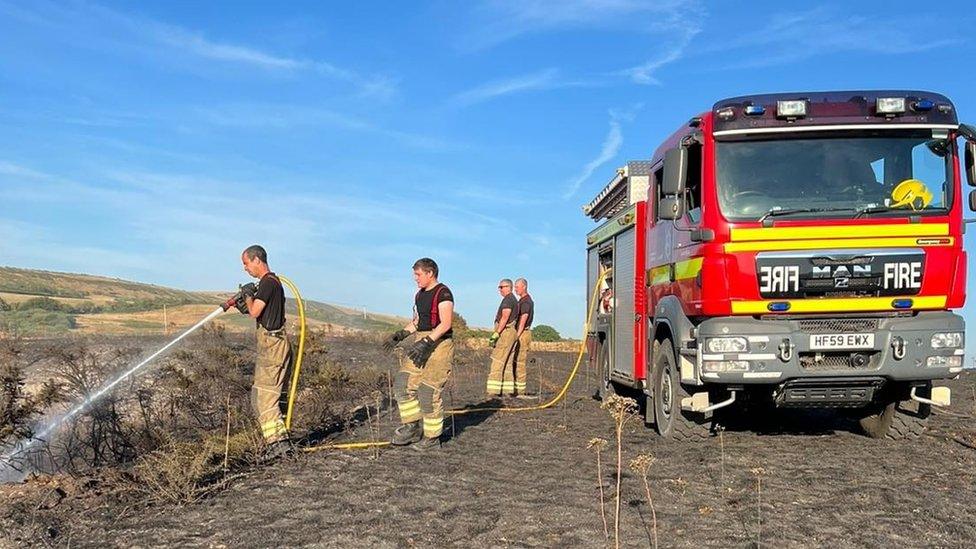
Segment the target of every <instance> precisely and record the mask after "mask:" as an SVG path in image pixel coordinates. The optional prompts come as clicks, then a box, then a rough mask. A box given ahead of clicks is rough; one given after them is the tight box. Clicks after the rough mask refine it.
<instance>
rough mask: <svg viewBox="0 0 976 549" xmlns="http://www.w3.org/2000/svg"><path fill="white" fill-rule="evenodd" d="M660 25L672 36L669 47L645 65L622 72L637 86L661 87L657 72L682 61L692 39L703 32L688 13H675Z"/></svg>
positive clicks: (663, 30) (696, 20) (696, 21)
mask: <svg viewBox="0 0 976 549" xmlns="http://www.w3.org/2000/svg"><path fill="white" fill-rule="evenodd" d="M658 25H659V26H660V28H661V31H662V32H664V33H665V34H666V35H668V36H670V39H669V40H668V41H666V42H665V43H667V44H668V46H667V47H665V48H664V49H663V50H662V51H660V52H659V53H658V54H656V55H655V56H654V57H652V58H650V59H648V60H647V61H645V62H644V63H641V64H640V65H637V66H634V67H630V68H628V69H624V70H623V71H621V73H622V74H624V75H625V76H628V77H629V78H630V79H631V81H633V82H634V83H636V84H644V85H648V84H654V85H659V84H660V83H661V82H660V80H658V78H657V76H655V74H656V73H657V71H658V70H659V69H661V68H662V67H664V66H665V65H667V64H669V63H674V62H675V61H678V60H679V59H681V58H682V57H683V56H684V55H685V50H686V49H687V48H688V46H689V45H690V44H691V41H692V39H694V38H695V36H697V35H698V33H700V32H701V27H700V25H699V23H698V19H697V18H690V17H688V14H686V13H681V14H678V13H674V14H672V16H671V17H670V18H669V19H668V20H666V21H664V22H661V23H659V24H658Z"/></svg>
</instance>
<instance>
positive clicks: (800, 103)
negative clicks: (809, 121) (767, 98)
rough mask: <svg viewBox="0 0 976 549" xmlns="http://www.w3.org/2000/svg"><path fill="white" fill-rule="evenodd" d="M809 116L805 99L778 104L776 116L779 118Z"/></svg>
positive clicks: (779, 102) (778, 102)
mask: <svg viewBox="0 0 976 549" xmlns="http://www.w3.org/2000/svg"><path fill="white" fill-rule="evenodd" d="M806 115H807V102H806V101H805V100H803V99H799V100H791V101H777V102H776V116H777V117H779V118H803V117H804V116H806Z"/></svg>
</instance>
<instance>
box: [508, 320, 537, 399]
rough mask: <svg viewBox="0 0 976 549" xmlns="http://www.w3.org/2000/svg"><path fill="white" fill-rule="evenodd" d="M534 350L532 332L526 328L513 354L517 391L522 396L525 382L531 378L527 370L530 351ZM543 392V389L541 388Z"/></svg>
mask: <svg viewBox="0 0 976 549" xmlns="http://www.w3.org/2000/svg"><path fill="white" fill-rule="evenodd" d="M531 348H532V330H530V329H528V328H526V329H525V331H524V332H522V335H521V336H520V337H519V338H518V341H517V342H516V343H515V350H514V351H513V352H512V354H513V355H514V356H515V360H514V362H515V390H516V391H517V392H518V394H520V395H524V394H525V389H526V383H525V381H526V380H527V379H528V377H529V373H528V371H527V370H526V366H527V364H528V362H529V349H531ZM539 390H540V391H541V390H542V387H539Z"/></svg>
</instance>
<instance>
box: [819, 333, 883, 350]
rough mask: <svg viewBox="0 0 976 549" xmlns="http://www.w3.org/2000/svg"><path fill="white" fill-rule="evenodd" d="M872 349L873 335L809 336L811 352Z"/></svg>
mask: <svg viewBox="0 0 976 549" xmlns="http://www.w3.org/2000/svg"><path fill="white" fill-rule="evenodd" d="M873 348H874V334H816V335H812V336H810V350H811V351H825V350H836V349H873Z"/></svg>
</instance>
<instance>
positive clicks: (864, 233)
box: [729, 223, 949, 242]
mask: <svg viewBox="0 0 976 549" xmlns="http://www.w3.org/2000/svg"><path fill="white" fill-rule="evenodd" d="M948 234H949V224H948V223H899V224H896V225H891V224H889V225H837V226H824V225H819V226H810V227H761V228H744V229H740V228H734V227H733V228H732V230H731V233H730V235H729V236H730V239H731V240H732V241H733V242H746V241H753V240H799V239H812V238H869V237H893V236H947V235H948Z"/></svg>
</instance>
